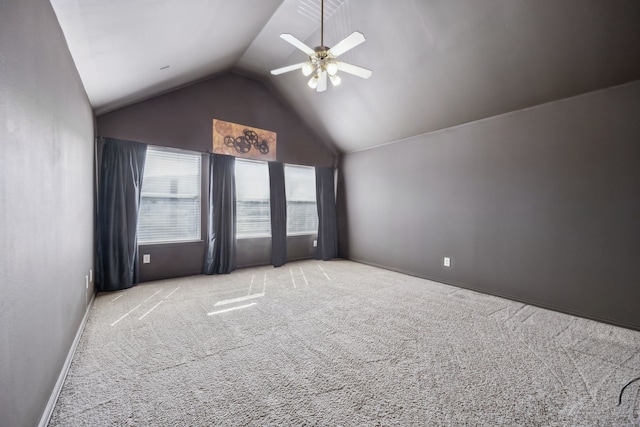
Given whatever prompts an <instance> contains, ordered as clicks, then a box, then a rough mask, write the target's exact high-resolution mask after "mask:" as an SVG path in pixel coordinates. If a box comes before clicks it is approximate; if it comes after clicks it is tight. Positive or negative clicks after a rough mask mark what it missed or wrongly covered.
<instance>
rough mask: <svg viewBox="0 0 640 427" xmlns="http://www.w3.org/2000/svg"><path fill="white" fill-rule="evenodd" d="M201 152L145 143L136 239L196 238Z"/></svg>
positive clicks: (148, 242) (199, 205) (199, 208)
mask: <svg viewBox="0 0 640 427" xmlns="http://www.w3.org/2000/svg"><path fill="white" fill-rule="evenodd" d="M201 164H202V160H201V155H200V154H199V153H194V152H189V151H182V150H174V149H167V148H159V147H152V146H149V147H147V157H146V161H145V167H144V177H143V180H142V190H141V202H140V212H139V216H138V243H140V244H152V243H168V242H179V241H194V240H200V212H201V200H200V199H201V191H200V182H201Z"/></svg>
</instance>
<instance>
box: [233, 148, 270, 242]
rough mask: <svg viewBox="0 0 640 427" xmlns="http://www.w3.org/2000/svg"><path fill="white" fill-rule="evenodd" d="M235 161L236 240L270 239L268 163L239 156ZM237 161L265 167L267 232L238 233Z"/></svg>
mask: <svg viewBox="0 0 640 427" xmlns="http://www.w3.org/2000/svg"><path fill="white" fill-rule="evenodd" d="M235 163H236V167H235V171H234V174H235V177H234V178H235V181H236V240H245V239H271V237H272V236H273V230H272V229H271V188H270V184H269V179H270V177H269V163H268V162H266V161H264V160H255V159H245V158H241V157H236V160H235ZM238 163H254V164H260V165H264V166H265V168H266V169H267V187H268V190H269V193H268V194H269V195H268V197H267V202H268V204H269V221H268V224H269V232H268V233H262V234H259V233H256V234H243V235H238V219H239V215H238V214H239V209H238V201H239V198H238V191H237V188H238V168H237V166H238Z"/></svg>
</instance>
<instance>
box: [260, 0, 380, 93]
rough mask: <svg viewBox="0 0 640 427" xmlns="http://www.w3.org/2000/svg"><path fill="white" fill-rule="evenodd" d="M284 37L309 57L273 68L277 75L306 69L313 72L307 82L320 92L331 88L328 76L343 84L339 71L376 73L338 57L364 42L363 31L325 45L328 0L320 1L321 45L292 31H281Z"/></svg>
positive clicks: (306, 72) (307, 73)
mask: <svg viewBox="0 0 640 427" xmlns="http://www.w3.org/2000/svg"><path fill="white" fill-rule="evenodd" d="M280 38H281V39H283V40H285V41H286V42H288V43H290V44H291V45H293V46H295V47H296V48H298V49H300V50H301V51H303V52H304V53H306V54H307V55H308V56H309V60H308V61H306V62H301V63H299V64H294V65H288V66H286V67H282V68H278V69H276V70H272V71H271V74H273V75H274V76H277V75H279V74H283V73H287V72H289V71H294V70H302V74H303V75H304V76H305V77H309V76H311V78H310V79H309V81H308V82H307V85H308V86H309V87H310V88H311V89H315V90H316V91H317V92H324V91H325V90H327V80H329V81H330V82H331V84H332V85H333V86H338V85H339V84H340V82H341V81H342V79H341V78H340V76H338V75H337V74H338V71H343V72H345V73H348V74H352V75H354V76H358V77H361V78H363V79H368V78H369V77H371V75H372V74H373V72H372V71H371V70H368V69H366V68H363V67H359V66H357V65H352V64H347V63H346V62H342V61H338V60H337V59H336V58H337V57H338V56H340V55H342V54H343V53H345V52H347V51H349V50H351V49H353V48H354V47H356V46H358V45H359V44H361V43H363V42H364V41H365V38H364V35H363V34H362V33H360V32H358V31H354V32H353V33H352V34H351V35H349V36H348V37H347V38H345V39H343V40H342V41H341V42H339V43H338V44H337V45H335V46H334V47H332V48H329V47H327V46H325V45H324V0H321V3H320V46H318V47H316V48H315V49H311V48H310V47H309V46H307V45H306V44H304V43H303V42H301V41H300V40H298V39H297V38H295V37H294V36H292V35H291V34H286V33H285V34H280Z"/></svg>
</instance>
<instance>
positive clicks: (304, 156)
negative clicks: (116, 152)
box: [97, 73, 335, 166]
mask: <svg viewBox="0 0 640 427" xmlns="http://www.w3.org/2000/svg"><path fill="white" fill-rule="evenodd" d="M214 118H216V119H221V120H225V121H229V122H234V123H240V124H243V125H248V126H253V127H257V128H261V129H266V130H270V131H273V132H276V133H277V134H278V161H280V162H284V163H294V164H303V165H311V166H333V165H334V160H335V155H334V154H333V153H332V152H331V151H330V150H329V149H328V148H327V146H326V145H325V144H324V143H323V142H322V141H321V140H320V139H319V137H318V136H316V134H315V133H313V132H312V131H311V130H310V129H309V128H308V127H307V126H306V124H305V123H304V122H303V121H302V119H301V118H300V117H299V116H298V115H297V114H295V113H294V112H293V111H292V110H291V109H290V108H289V107H288V106H286V105H285V104H283V103H282V102H280V101H279V100H278V99H277V98H276V97H274V96H273V94H272V93H271V92H270V91H269V90H268V89H267V87H265V86H264V85H263V84H262V83H261V82H258V81H256V80H253V79H250V78H246V77H242V76H239V75H237V74H233V73H228V74H224V75H221V76H218V77H214V78H212V79H209V80H206V81H204V82H201V83H197V84H194V85H191V86H187V87H184V88H182V89H178V90H176V91H173V92H169V93H166V94H164V95H160V96H157V97H155V98H151V99H148V100H146V101H142V102H139V103H137V104H133V105H130V106H128V107H124V108H121V109H119V110H115V111H112V112H110V113H106V114H103V115H100V116H99V117H98V119H97V122H98V133H99V134H100V136H104V137H112V138H122V139H128V140H132V141H139V142H146V143H148V144H153V145H162V146H167V147H176V148H183V149H186V150H195V151H201V152H206V151H211V149H212V148H211V145H212V120H213V119H214Z"/></svg>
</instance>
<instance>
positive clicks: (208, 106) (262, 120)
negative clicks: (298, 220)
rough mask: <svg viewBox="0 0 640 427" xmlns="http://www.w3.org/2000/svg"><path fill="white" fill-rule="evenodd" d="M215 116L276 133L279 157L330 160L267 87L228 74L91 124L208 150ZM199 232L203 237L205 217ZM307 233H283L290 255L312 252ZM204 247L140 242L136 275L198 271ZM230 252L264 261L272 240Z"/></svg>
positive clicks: (125, 135) (245, 262)
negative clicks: (146, 260) (147, 258)
mask: <svg viewBox="0 0 640 427" xmlns="http://www.w3.org/2000/svg"><path fill="white" fill-rule="evenodd" d="M214 118H216V119H221V120H226V121H230V122H234V123H241V124H246V125H249V126H253V127H258V128H261V129H268V130H271V131H274V132H276V133H277V134H278V148H277V160H278V161H280V162H284V163H292V164H302V165H310V166H334V164H335V163H336V159H337V157H336V155H335V154H334V152H333V151H332V149H330V148H329V147H328V146H327V145H326V144H325V142H323V141H322V140H321V139H320V138H319V137H318V136H317V135H316V134H315V133H314V132H313V131H311V130H310V129H309V128H308V127H307V125H306V124H305V123H304V121H303V120H302V119H301V118H300V117H299V116H298V115H297V114H296V113H295V111H293V110H292V109H291V108H290V107H289V106H288V105H286V104H285V103H283V102H282V101H281V100H280V98H279V97H278V96H277V95H274V93H273V92H272V90H271V89H270V88H269V87H268V86H265V84H263V83H262V82H259V81H257V80H254V79H252V78H248V77H245V76H241V75H238V74H235V73H227V74H223V75H220V76H216V77H214V78H211V79H209V80H206V81H203V82H200V83H196V84H193V85H190V86H187V87H184V88H182V89H178V90H176V91H172V92H169V93H166V94H164V95H160V96H157V97H154V98H151V99H148V100H146V101H142V102H139V103H137V104H133V105H131V106H128V107H125V108H121V109H119V110H115V111H112V112H110V113H106V114H103V115H100V116H99V117H98V118H97V126H98V133H99V135H100V136H103V137H112V138H121V139H128V140H131V141H139V142H145V143H148V144H152V145H160V146H167V147H174V148H182V149H186V150H194V151H199V152H207V151H211V150H212V120H213V119H214ZM202 170H203V171H208V165H207V162H204V163H203V169H202ZM206 184H207V183H206V182H204V183H203V195H206V194H207V189H206ZM205 199H206V198H203V201H205ZM203 205H206V203H203ZM204 216H205V211H204V209H203V218H204ZM202 230H203V235H204V233H205V230H206V222H205V223H203V227H202ZM313 239H315V236H306V237H298V236H296V237H290V238H288V239H287V243H288V246H289V257H290V259H300V258H308V257H310V256H312V255H313V253H314V248H313ZM204 248H205V246H204V243H203V242H196V243H182V244H173V245H144V246H141V247H140V257H141V258H142V255H144V254H149V255H150V256H151V263H149V264H142V263H141V264H140V280H141V281H148V280H156V279H163V278H169V277H178V276H186V275H191V274H198V273H200V272H201V271H202V263H203V260H204ZM237 252H238V257H237V263H238V266H239V267H247V266H253V265H265V264H269V263H270V262H271V241H270V239H247V240H239V241H238V247H237Z"/></svg>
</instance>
